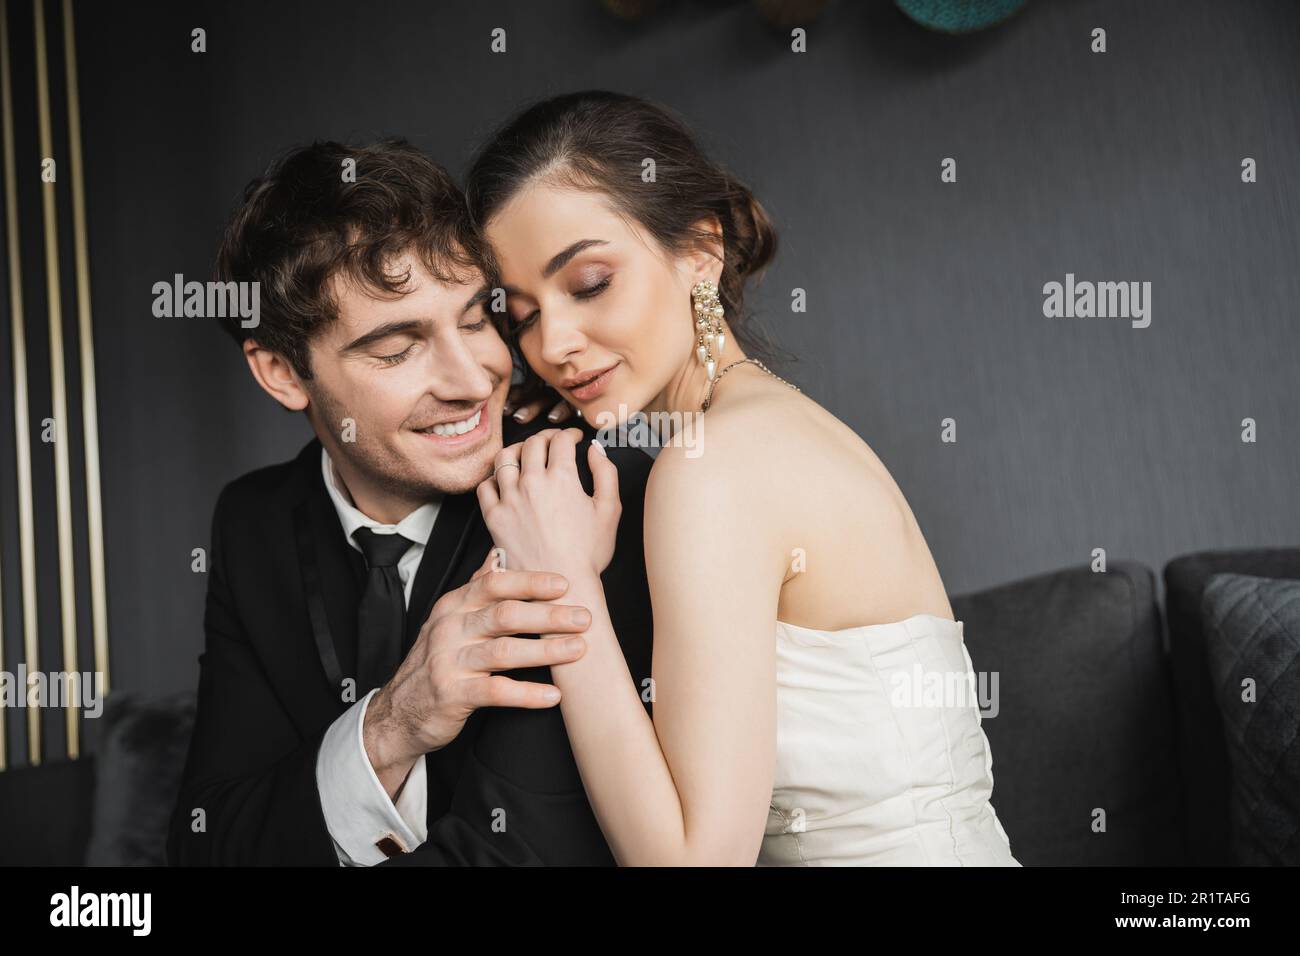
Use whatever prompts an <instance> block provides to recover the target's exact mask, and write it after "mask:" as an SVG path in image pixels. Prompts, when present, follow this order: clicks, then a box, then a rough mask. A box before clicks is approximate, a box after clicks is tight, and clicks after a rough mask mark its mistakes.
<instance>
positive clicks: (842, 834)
mask: <svg viewBox="0 0 1300 956" xmlns="http://www.w3.org/2000/svg"><path fill="white" fill-rule="evenodd" d="M776 630H777V634H776V647H777V666H776V685H777V691H776V693H777V747H776V775H775V778H774V781H773V788H772V806H771V810H770V811H769V813H768V820H767V827H766V830H765V831H764V836H763V844H762V848H761V849H760V851H759V856H758V865H759V866H1019V865H1020V864H1019V862H1017V861H1016V859H1015V857H1013V856H1012V855H1011V846H1010V841H1009V840H1008V839H1007V834H1006V831H1005V830H1003V829H1002V824H1001V822H999V820H998V817H997V814H996V813H994V811H993V805H992V804H991V803H990V802H989V800H990V797H991V796H992V793H993V757H992V753H991V752H990V750H989V744H988V739H987V738H986V737H985V736H984V731H983V729H982V728H981V727H980V712H979V703H978V702H977V701H976V700H975V696H976V695H975V694H973V693H969V692H966V693H947V694H936V693H923V691H924V687H925V685H926V684H927V683H928V685H929V686H930V687H931V689H933V688H934V687H935V686H936V678H934V677H933V676H930V677H926V676H925V675H933V674H936V673H937V674H940V675H944V679H943V683H944V686H951V685H953V684H955V683H957V682H958V681H960V680H961V679H962V675H967V676H966V680H968V681H970V683H968V684H967V685H966V687H967V688H968V690H973V688H974V686H975V685H974V668H973V666H972V664H971V659H970V654H969V652H968V651H967V650H966V644H965V641H964V640H963V622H960V621H950V620H948V619H947V618H941V617H936V616H934V615H932V614H917V615H914V616H912V617H909V618H907V619H906V620H904V621H896V622H893V623H889V624H872V625H867V626H864V627H852V628H845V629H844V630H839V631H817V630H812V629H810V628H805V627H799V626H797V625H793V624H785V623H782V622H777V629H776Z"/></svg>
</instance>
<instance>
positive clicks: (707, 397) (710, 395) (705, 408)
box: [700, 358, 803, 413]
mask: <svg viewBox="0 0 1300 956" xmlns="http://www.w3.org/2000/svg"><path fill="white" fill-rule="evenodd" d="M747 362H752V363H754V364H755V365H757V366H758V367H759V368H761V369H762V370H763V371H764V372H766V373H767V374H768V375H770V376H772V377H773V378H774V379H776V380H777V381H778V382H780V383H781V384H783V385H789V386H790V387H791V388H793V389H794V390H795V391H796V392H800V393H802V391H803V390H802V389H801V388H799V386H798V385H795V384H794V383H792V382H787V381H786V380H785V379H783V378H782V377H781V376H780V375H777V374H776V373H775V372H773V371H772V370H771V369H770V368H768V367H767V366H766V365H764V364H763V363H762V362H760V361H759V360H758V359H756V358H747V359H741V360H740V361H738V362H732V363H731V364H730V365H728V366H727V367H726V368H724V369H723V370H722V371H721V372H719V373H718V374H717V377H715V378H714V379H713V381H711V382H709V393H708V394H707V395H705V396H704V404H703V405H701V406H700V412H701V413H703V412H707V411H708V410H709V406H710V405H712V404H713V390H714V389H715V388H716V387H717V385H718V383H719V382H721V381H722V376H724V375H726V374H727V373H728V372H730V371H731V370H732V369H733V368H735V367H736V366H737V365H744V364H745V363H747Z"/></svg>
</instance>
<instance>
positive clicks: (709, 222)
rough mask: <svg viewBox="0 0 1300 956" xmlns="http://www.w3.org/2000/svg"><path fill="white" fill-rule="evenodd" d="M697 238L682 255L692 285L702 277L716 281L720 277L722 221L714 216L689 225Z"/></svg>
mask: <svg viewBox="0 0 1300 956" xmlns="http://www.w3.org/2000/svg"><path fill="white" fill-rule="evenodd" d="M691 229H692V231H693V232H694V233H695V234H696V235H697V236H699V238H698V239H697V240H696V241H695V242H693V243H692V244H691V248H690V251H689V252H687V253H686V255H685V257H684V264H685V267H686V272H687V277H688V278H689V279H690V284H691V285H694V284H695V283H697V282H699V281H700V280H702V279H708V280H710V281H712V282H714V283H717V282H718V281H719V280H720V279H721V278H722V254H723V247H722V223H720V222H718V219H717V217H716V216H709V217H708V218H707V219H701V220H700V221H699V222H697V223H695V225H694V226H692V227H691Z"/></svg>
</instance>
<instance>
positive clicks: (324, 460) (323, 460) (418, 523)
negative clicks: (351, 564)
mask: <svg viewBox="0 0 1300 956" xmlns="http://www.w3.org/2000/svg"><path fill="white" fill-rule="evenodd" d="M320 466H321V475H322V476H323V477H324V479H325V490H326V491H327V492H329V496H330V501H332V502H333V503H334V510H335V511H337V512H338V515H339V522H340V523H341V524H342V525H343V533H344V534H345V535H346V536H347V539H348V544H350V545H352V547H354V548H356V549H357V550H358V551H360V550H361V546H360V545H359V544H357V543H356V541H355V540H353V538H352V534H353V532H354V531H356V530H357V529H358V528H370V529H372V530H374V531H376V532H378V533H380V534H392V533H394V532H395V533H397V534H400V535H401V536H402V537H404V538H406V539H407V540H409V541H414V542H415V543H416V544H418V545H420V547H424V546H425V545H426V544H428V543H429V535H430V534H432V533H433V523H434V522H435V521H437V520H438V509H439V507H440V506H441V504H442V502H441V499H434V500H433V501H429V502H426V503H425V504H422V505H420V507H418V508H416V509H415V510H414V511H412V512H411V513H410V514H409V515H407V516H406V517H405V518H403V519H402V520H401V521H399V522H397V524H383V523H381V522H379V521H376V520H375V519H374V518H372V517H370V516H369V515H367V514H364V513H362V512H361V511H359V510H357V507H356V505H354V504H353V503H352V496H351V495H350V494H349V493H348V490H347V486H345V485H344V484H343V479H342V478H340V477H339V475H338V472H337V471H335V469H334V462H333V461H331V460H330V456H329V452H327V451H326V450H325V448H324V447H323V446H322V448H321V450H320Z"/></svg>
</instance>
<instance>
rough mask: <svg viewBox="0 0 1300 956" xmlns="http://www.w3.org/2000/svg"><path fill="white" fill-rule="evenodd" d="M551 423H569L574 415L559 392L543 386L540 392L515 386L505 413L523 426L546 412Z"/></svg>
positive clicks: (571, 408) (522, 386) (507, 401)
mask: <svg viewBox="0 0 1300 956" xmlns="http://www.w3.org/2000/svg"><path fill="white" fill-rule="evenodd" d="M546 409H550V411H549V412H547V413H546V420H547V421H549V422H556V423H557V424H558V423H559V422H563V421H568V419H569V418H570V417H571V416H572V415H573V414H574V410H573V406H572V405H570V404H569V403H568V402H566V401H565V400H564V399H562V398H560V394H559V392H556V391H555V390H554V389H551V388H547V387H545V386H543V387H542V388H541V389H540V390H537V389H532V390H529V389H528V386H526V385H515V386H513V387H512V388H511V389H510V394H509V395H508V396H507V398H506V407H505V413H506V414H507V415H510V417H511V418H513V419H514V420H515V421H517V422H519V423H520V424H521V425H522V424H525V423H527V422H531V421H532V420H533V419H534V418H536V417H537V416H538V415H539V414H541V413H542V412H543V411H544V410H546Z"/></svg>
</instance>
